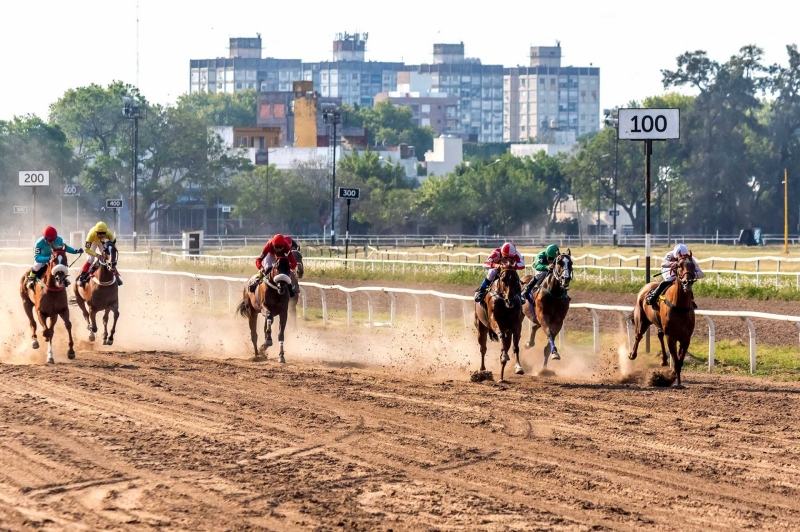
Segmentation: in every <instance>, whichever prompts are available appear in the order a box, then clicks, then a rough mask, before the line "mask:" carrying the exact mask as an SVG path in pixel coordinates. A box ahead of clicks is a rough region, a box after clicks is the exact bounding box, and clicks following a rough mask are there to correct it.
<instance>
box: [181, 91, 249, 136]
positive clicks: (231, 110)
mask: <svg viewBox="0 0 800 532" xmlns="http://www.w3.org/2000/svg"><path fill="white" fill-rule="evenodd" d="M177 106H178V107H180V108H182V109H184V110H186V111H188V112H190V113H193V114H195V115H196V116H197V117H198V118H199V119H200V120H201V121H202V122H203V123H205V124H206V125H208V126H246V127H250V126H255V125H256V120H257V112H258V111H257V107H258V95H257V94H256V91H254V90H252V89H249V90H243V91H237V92H234V93H233V94H231V93H224V92H216V93H214V92H205V91H201V92H193V93H191V94H183V95H181V96H179V97H178V102H177Z"/></svg>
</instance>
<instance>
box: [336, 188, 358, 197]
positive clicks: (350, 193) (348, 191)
mask: <svg viewBox="0 0 800 532" xmlns="http://www.w3.org/2000/svg"><path fill="white" fill-rule="evenodd" d="M360 193H361V189H358V188H344V187H339V197H340V198H343V199H358V196H359V194H360Z"/></svg>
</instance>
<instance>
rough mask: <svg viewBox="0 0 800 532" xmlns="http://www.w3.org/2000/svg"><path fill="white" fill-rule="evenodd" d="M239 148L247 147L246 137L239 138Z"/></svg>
mask: <svg viewBox="0 0 800 532" xmlns="http://www.w3.org/2000/svg"><path fill="white" fill-rule="evenodd" d="M239 147H242V148H245V147H247V137H239Z"/></svg>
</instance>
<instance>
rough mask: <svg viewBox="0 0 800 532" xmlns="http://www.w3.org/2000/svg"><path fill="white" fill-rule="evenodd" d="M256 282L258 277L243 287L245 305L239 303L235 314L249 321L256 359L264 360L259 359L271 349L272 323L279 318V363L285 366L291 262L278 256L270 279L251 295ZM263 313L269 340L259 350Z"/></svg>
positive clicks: (265, 334)
mask: <svg viewBox="0 0 800 532" xmlns="http://www.w3.org/2000/svg"><path fill="white" fill-rule="evenodd" d="M254 280H255V276H253V277H252V278H250V280H249V281H248V282H247V284H246V285H245V286H244V290H243V296H242V302H241V303H239V306H238V307H237V308H236V311H237V312H238V313H239V315H240V316H241V317H243V318H248V319H249V320H250V339H251V340H252V341H253V351H254V352H255V359H256V360H258V359H260V358H261V357H260V356H259V354H261V353H263V355H264V356H263V358H264V359H266V356H267V348H269V347H270V346H272V321H273V319H274V317H275V316H278V317H279V318H280V321H281V323H280V327H279V329H278V342H279V343H280V346H281V351H280V353H279V354H278V362H280V363H284V362H286V359H285V358H284V356H283V333H284V331H285V330H286V318H287V315H288V312H289V288H288V286H287V285H289V284H290V283H291V282H292V278H291V268H290V266H289V259H288V258H286V257H279V258H278V260H277V261H276V262H275V266H274V267H273V268H272V270H270V272H269V273H268V274H267V277H265V278H264V280H263V281H262V282H261V283H260V284H259V285H258V286H257V287H256V290H255V292H253V293H250V290H249V289H248V286H249V285H250V283H252V282H253V281H254ZM260 313H263V314H264V316H265V318H266V321H265V322H264V336H266V340H265V341H264V344H263V345H262V346H261V349H259V348H258V315H259V314H260Z"/></svg>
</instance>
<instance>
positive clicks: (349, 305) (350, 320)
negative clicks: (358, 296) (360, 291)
mask: <svg viewBox="0 0 800 532" xmlns="http://www.w3.org/2000/svg"><path fill="white" fill-rule="evenodd" d="M344 295H345V296H346V297H347V326H348V327H349V326H350V325H351V324H352V323H353V298H352V297H350V292H345V293H344Z"/></svg>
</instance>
